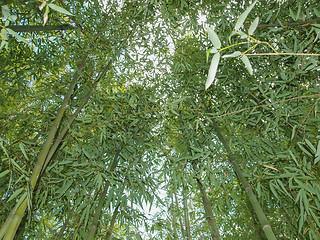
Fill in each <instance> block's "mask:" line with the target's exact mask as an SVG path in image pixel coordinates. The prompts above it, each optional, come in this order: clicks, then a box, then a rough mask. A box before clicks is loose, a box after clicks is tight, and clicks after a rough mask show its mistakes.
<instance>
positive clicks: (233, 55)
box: [222, 51, 242, 58]
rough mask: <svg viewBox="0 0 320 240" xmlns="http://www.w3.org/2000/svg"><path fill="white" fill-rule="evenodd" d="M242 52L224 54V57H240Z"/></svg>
mask: <svg viewBox="0 0 320 240" xmlns="http://www.w3.org/2000/svg"><path fill="white" fill-rule="evenodd" d="M241 54H242V53H241V52H240V51H235V52H233V53H232V54H228V55H223V56H222V58H229V57H239V56H240V55H241Z"/></svg>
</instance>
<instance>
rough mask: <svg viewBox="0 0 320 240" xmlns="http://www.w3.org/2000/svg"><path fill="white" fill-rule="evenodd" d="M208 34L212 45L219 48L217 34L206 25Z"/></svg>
mask: <svg viewBox="0 0 320 240" xmlns="http://www.w3.org/2000/svg"><path fill="white" fill-rule="evenodd" d="M208 36H209V39H210V40H211V42H212V44H213V46H214V47H215V48H216V49H220V48H221V42H220V39H219V37H218V35H217V34H216V32H215V31H213V30H212V29H211V28H210V27H208Z"/></svg>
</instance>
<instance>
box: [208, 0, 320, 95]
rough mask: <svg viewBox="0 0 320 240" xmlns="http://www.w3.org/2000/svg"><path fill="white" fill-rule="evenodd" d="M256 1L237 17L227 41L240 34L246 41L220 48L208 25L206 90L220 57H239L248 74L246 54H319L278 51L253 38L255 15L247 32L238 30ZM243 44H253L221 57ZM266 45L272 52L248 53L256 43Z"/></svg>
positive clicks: (248, 65) (256, 19)
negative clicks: (210, 56) (209, 43)
mask: <svg viewBox="0 0 320 240" xmlns="http://www.w3.org/2000/svg"><path fill="white" fill-rule="evenodd" d="M256 2H257V1H254V2H253V3H252V4H251V5H250V6H249V7H248V8H247V9H246V10H245V11H244V12H243V13H242V14H241V15H240V16H239V18H238V20H237V22H236V24H235V27H234V31H233V32H232V33H231V35H230V36H229V42H231V38H232V36H234V35H240V37H241V38H242V39H244V38H246V39H247V41H243V42H239V43H235V44H231V45H229V46H226V47H223V48H221V46H222V45H221V41H220V39H219V37H218V35H217V34H216V32H215V31H214V30H213V29H211V28H210V27H208V37H209V39H210V41H211V42H212V44H213V47H212V48H210V49H209V50H208V51H207V60H208V58H209V54H210V53H214V56H213V57H212V60H211V64H210V68H209V73H208V78H207V81H206V84H205V89H206V90H207V89H208V88H209V87H210V86H211V84H212V83H213V81H214V79H215V76H216V73H217V69H218V65H219V62H220V58H229V57H233V58H235V57H240V59H241V61H242V62H243V63H244V65H245V67H246V68H247V70H248V72H249V74H251V75H252V74H253V69H252V66H251V63H250V61H249V58H248V57H247V56H268V55H269V56H270V55H271V56H272V55H274V56H278V55H290V56H320V54H312V53H290V52H289V53H288V52H278V51H277V50H276V49H275V48H274V47H273V46H272V45H271V44H270V43H269V42H266V41H260V40H258V39H255V38H254V37H252V35H253V33H254V32H255V30H256V29H257V27H258V26H259V17H256V18H255V19H254V20H253V22H252V23H251V25H250V27H249V29H248V33H247V34H246V33H244V32H242V31H241V30H240V28H241V27H242V26H243V23H244V22H245V20H246V18H247V16H248V14H249V13H250V11H251V10H252V8H253V7H254V5H255V4H256ZM244 44H253V46H251V47H250V48H248V49H247V50H246V51H244V52H240V51H234V52H233V53H232V54H227V55H223V56H222V57H221V53H220V52H222V51H224V50H227V49H229V48H232V47H236V46H239V45H244ZM261 44H264V45H267V46H268V47H269V48H270V49H271V50H272V51H273V52H269V53H248V52H249V51H252V50H254V49H255V48H256V47H257V46H258V45H261Z"/></svg>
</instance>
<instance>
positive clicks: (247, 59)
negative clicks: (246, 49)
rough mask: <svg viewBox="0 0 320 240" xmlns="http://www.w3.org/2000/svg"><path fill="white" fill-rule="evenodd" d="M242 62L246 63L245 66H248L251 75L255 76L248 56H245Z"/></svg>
mask: <svg viewBox="0 0 320 240" xmlns="http://www.w3.org/2000/svg"><path fill="white" fill-rule="evenodd" d="M241 60H242V62H243V63H244V65H245V66H246V68H247V70H248V72H249V74H250V75H252V74H253V70H252V66H251V63H250V61H249V58H248V57H247V56H246V55H243V56H242V58H241Z"/></svg>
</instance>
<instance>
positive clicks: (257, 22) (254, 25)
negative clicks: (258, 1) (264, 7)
mask: <svg viewBox="0 0 320 240" xmlns="http://www.w3.org/2000/svg"><path fill="white" fill-rule="evenodd" d="M258 24H259V17H256V19H254V20H253V22H252V24H251V25H250V27H249V30H248V34H249V35H252V34H253V33H254V31H255V30H256V29H257V27H258Z"/></svg>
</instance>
